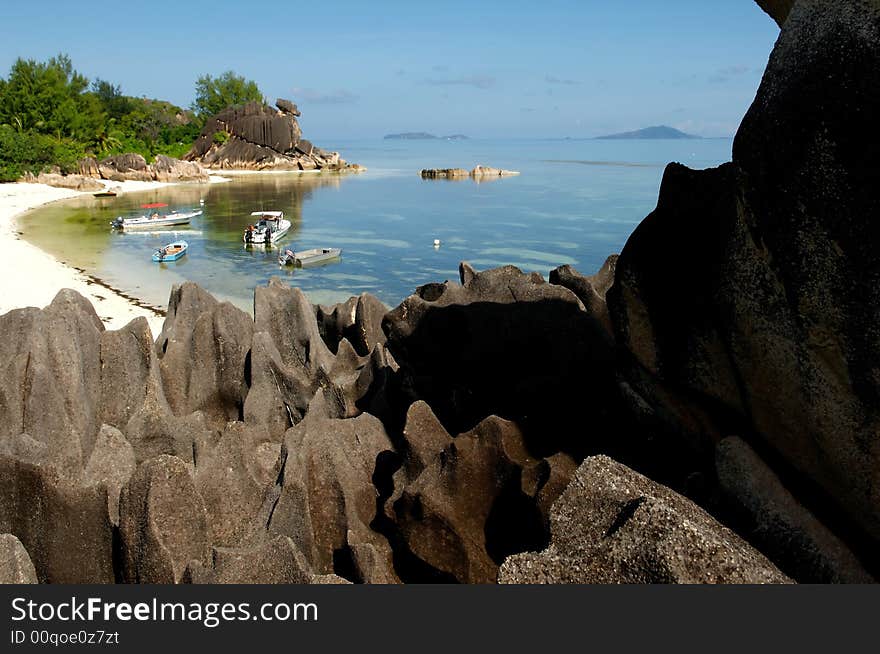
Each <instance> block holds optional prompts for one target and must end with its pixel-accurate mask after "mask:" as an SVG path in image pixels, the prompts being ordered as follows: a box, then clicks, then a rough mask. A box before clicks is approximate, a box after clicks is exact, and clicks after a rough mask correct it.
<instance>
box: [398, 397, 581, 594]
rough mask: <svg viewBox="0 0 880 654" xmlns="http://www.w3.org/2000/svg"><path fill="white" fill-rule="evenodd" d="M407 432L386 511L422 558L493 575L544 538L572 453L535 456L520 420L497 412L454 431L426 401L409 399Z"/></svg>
mask: <svg viewBox="0 0 880 654" xmlns="http://www.w3.org/2000/svg"><path fill="white" fill-rule="evenodd" d="M404 438H405V440H406V448H405V452H406V454H405V456H404V465H403V467H402V468H401V469H400V471H399V472H398V473H397V474H396V475H395V476H394V486H395V488H394V493H393V494H392V495H391V497H390V498H389V500H388V502H387V503H386V508H385V512H386V514H387V516H388V518H389V519H390V520H391V521H392V522H393V523H394V524H395V526H396V529H397V530H398V532H399V536H400V538H401V539H402V541H403V542H404V543H405V544H406V546H407V548H408V550H409V552H411V553H412V554H413V555H415V556H416V557H418V559H420V560H421V561H423V562H424V563H426V564H427V565H429V566H431V567H432V568H434V569H435V570H438V571H439V572H441V573H444V574H446V575H449V576H450V577H452V578H454V579H456V580H458V581H460V582H462V583H494V581H495V578H496V577H497V574H498V565H499V564H500V563H501V562H502V561H503V560H504V558H505V557H506V556H507V555H509V554H511V553H512V552H521V551H528V550H534V549H540V548H541V547H543V546H544V545H545V544H546V542H547V535H548V534H547V512H548V511H549V509H550V505H551V504H552V503H553V501H554V500H555V499H556V498H557V497H558V496H559V494H560V493H561V492H562V490H563V489H564V488H565V485H566V483H567V482H568V477H569V475H570V474H571V473H572V472H573V471H574V468H575V466H574V463H573V462H572V461H571V460H570V459H568V458H567V457H564V456H563V457H562V458H557V459H555V460H553V461H547V460H543V461H542V460H537V459H534V458H532V457H531V456H529V454H528V452H527V451H526V449H525V447H524V444H523V437H522V433H521V432H520V431H519V429H518V428H517V427H516V425H514V424H513V423H511V422H507V421H505V420H501V419H499V418H497V417H494V416H493V417H491V418H488V419H486V420H484V421H483V422H481V423H480V424H479V425H478V426H477V427H476V428H475V429H474V430H473V431H471V432H468V433H466V434H461V435H459V436H457V437H456V438H452V437H451V436H450V435H449V434H448V433H447V432H446V431H445V430H444V429H443V426H442V425H441V424H440V422H439V421H438V420H437V419H436V417H434V414H433V413H432V412H431V409H430V407H428V405H427V404H425V403H424V402H417V403H415V404H413V405H412V406H411V407H410V410H409V413H408V415H407V422H406V429H405V430H404ZM554 473H557V474H554Z"/></svg>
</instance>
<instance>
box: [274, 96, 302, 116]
mask: <svg viewBox="0 0 880 654" xmlns="http://www.w3.org/2000/svg"><path fill="white" fill-rule="evenodd" d="M275 106H276V107H278V109H279V110H280V111H281V112H283V113H286V114H291V115H292V116H300V115H301V114H300V112H299V109H298V108H297V106H296V105H295V104H294V103H293V102H291V101H290V100H285V99H284V98H278V99H277V100H276V101H275Z"/></svg>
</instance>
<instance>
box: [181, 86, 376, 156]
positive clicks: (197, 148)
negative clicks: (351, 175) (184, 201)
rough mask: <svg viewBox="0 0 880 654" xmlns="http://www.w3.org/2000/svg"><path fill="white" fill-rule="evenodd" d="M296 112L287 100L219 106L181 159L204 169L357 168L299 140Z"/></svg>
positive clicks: (305, 141) (334, 153)
mask: <svg viewBox="0 0 880 654" xmlns="http://www.w3.org/2000/svg"><path fill="white" fill-rule="evenodd" d="M298 116H300V111H299V109H298V108H297V106H296V105H295V104H293V103H292V102H290V101H289V100H284V99H279V100H278V101H277V102H276V103H275V108H272V107H270V106H269V105H266V104H262V103H260V102H249V103H247V104H245V105H241V106H234V107H229V108H227V109H224V110H223V111H221V112H220V113H219V114H217V115H216V116H214V117H213V118H210V119H209V120H208V121H207V123H206V124H205V127H204V129H203V130H202V133H201V134H200V135H199V137H198V138H197V139H196V142H195V143H193V146H192V149H191V150H190V151H189V152H188V153H187V155H186V157H185V159H187V160H188V161H197V162H199V163H201V164H202V165H204V166H206V167H208V168H233V169H235V168H239V169H253V170H332V171H351V172H357V171H359V170H362V168H361V167H360V166H357V165H356V164H349V163H347V162H346V161H345V160H344V159H341V158H340V157H339V153H338V152H327V151H326V150H322V149H321V148H318V147H316V146H315V145H313V144H312V143H311V141H308V140H306V139H304V138H302V129H301V128H300V126H299V122H298V121H297V117H298Z"/></svg>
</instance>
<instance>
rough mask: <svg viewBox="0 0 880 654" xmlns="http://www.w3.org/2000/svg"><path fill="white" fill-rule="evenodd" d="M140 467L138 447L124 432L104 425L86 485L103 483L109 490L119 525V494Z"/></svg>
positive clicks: (86, 473)
mask: <svg viewBox="0 0 880 654" xmlns="http://www.w3.org/2000/svg"><path fill="white" fill-rule="evenodd" d="M136 467H137V462H136V459H135V453H134V448H132V446H131V444H130V443H129V442H128V441H127V440H126V439H125V436H123V435H122V432H121V431H119V430H118V429H115V428H114V427H110V426H109V425H102V426H101V430H100V431H99V432H98V439H97V441H96V442H95V446H94V448H93V449H92V453H91V455H90V456H89V460H88V462H87V463H86V466H85V469H84V470H83V474H82V482H83V483H84V485H86V486H97V485H98V484H101V485H103V486H104V487H105V488H106V489H107V510H108V513H109V515H110V521H111V522H112V523H113V524H114V525H118V524H119V493H120V492H121V490H122V487H123V486H124V485H125V483H126V482H127V481H128V480H129V478H130V477H131V475H132V473H133V472H134V470H135V468H136Z"/></svg>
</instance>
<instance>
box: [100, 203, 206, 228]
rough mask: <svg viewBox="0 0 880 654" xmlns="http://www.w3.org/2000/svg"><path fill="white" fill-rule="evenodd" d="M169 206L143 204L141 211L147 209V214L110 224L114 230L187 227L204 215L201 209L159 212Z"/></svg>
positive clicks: (119, 219) (163, 204)
mask: <svg viewBox="0 0 880 654" xmlns="http://www.w3.org/2000/svg"><path fill="white" fill-rule="evenodd" d="M167 206H168V205H167V204H165V203H163V202H154V203H152V204H142V205H141V209H147V210H148V211H147V213H145V214H143V215H140V216H133V217H130V218H123V217H122V216H119V217H118V218H116V219H115V220H114V221H113V222H111V223H110V224H111V225H112V226H113V227H114V229H120V230H125V229H155V228H156V227H168V226H171V225H186V224H189V222H190V221H191V220H192V219H193V218H196V217H197V216H201V215H202V210H201V209H195V210H193V211H176V210H175V211H171V212H170V213H163V212H161V211H159V210H160V209H164V208H165V207H167Z"/></svg>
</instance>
